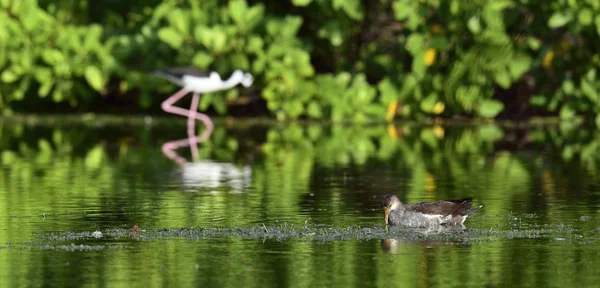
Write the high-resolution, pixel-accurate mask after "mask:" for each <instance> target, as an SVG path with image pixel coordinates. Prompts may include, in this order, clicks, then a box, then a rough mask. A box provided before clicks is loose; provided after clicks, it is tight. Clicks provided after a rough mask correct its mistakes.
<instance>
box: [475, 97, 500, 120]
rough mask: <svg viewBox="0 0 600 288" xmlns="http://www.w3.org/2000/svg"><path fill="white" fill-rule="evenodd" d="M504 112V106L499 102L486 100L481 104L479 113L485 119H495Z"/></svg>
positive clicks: (478, 108) (478, 109)
mask: <svg viewBox="0 0 600 288" xmlns="http://www.w3.org/2000/svg"><path fill="white" fill-rule="evenodd" d="M502 110H504V104H503V103H502V102H500V101H498V100H494V99H486V100H483V101H481V102H480V103H479V106H478V107H477V112H478V113H479V116H482V117H484V118H494V117H496V115H498V113H500V112H502Z"/></svg>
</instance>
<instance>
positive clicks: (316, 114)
mask: <svg viewBox="0 0 600 288" xmlns="http://www.w3.org/2000/svg"><path fill="white" fill-rule="evenodd" d="M306 114H308V116H309V117H311V118H321V117H323V111H322V110H321V105H320V104H319V102H317V101H314V100H313V101H310V103H308V107H307V108H306Z"/></svg>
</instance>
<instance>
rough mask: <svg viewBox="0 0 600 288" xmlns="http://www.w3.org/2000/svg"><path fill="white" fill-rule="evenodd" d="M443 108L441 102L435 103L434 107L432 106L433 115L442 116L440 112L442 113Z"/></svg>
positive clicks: (444, 106)
mask: <svg viewBox="0 0 600 288" xmlns="http://www.w3.org/2000/svg"><path fill="white" fill-rule="evenodd" d="M444 108H446V105H444V103H443V102H439V101H438V102H437V103H435V106H433V110H432V111H433V114H436V115H439V114H442V112H444Z"/></svg>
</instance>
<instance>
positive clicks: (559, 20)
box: [548, 12, 573, 28]
mask: <svg viewBox="0 0 600 288" xmlns="http://www.w3.org/2000/svg"><path fill="white" fill-rule="evenodd" d="M572 18H573V17H572V16H571V15H568V14H562V13H560V12H556V13H554V14H553V15H552V16H551V17H550V19H548V27H550V28H559V27H562V26H565V25H566V24H567V23H569V22H571V20H572Z"/></svg>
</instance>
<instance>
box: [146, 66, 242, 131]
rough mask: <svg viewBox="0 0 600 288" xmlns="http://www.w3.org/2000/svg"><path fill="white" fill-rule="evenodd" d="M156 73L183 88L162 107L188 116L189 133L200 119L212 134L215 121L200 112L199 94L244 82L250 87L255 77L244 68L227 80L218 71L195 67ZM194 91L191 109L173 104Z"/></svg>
mask: <svg viewBox="0 0 600 288" xmlns="http://www.w3.org/2000/svg"><path fill="white" fill-rule="evenodd" d="M154 75H156V76H159V77H161V78H164V79H167V80H169V81H170V82H172V83H174V84H175V85H178V86H180V87H182V88H181V90H179V91H178V92H177V93H175V94H173V95H172V96H171V97H169V98H168V99H167V100H165V101H164V102H163V103H162V105H161V107H162V109H163V110H164V111H165V112H168V113H173V114H177V115H182V116H185V117H187V118H188V135H193V130H194V122H195V120H196V119H197V120H200V121H202V122H204V125H206V130H207V131H209V132H208V133H207V134H210V132H212V129H213V123H212V121H211V120H210V117H208V116H207V115H206V114H203V113H199V112H198V102H199V99H200V98H199V94H201V93H210V92H215V91H221V90H227V89H231V88H233V87H235V86H236V85H238V84H242V86H244V87H250V86H251V85H252V82H254V78H253V77H252V75H251V74H250V73H247V72H244V71H242V70H239V69H238V70H235V71H234V72H233V74H231V76H230V77H229V79H227V80H222V79H221V76H220V75H219V73H217V72H206V71H202V70H200V69H198V68H195V67H175V68H167V69H160V70H156V71H154ZM190 92H192V93H193V98H192V105H191V107H190V109H189V110H187V109H183V108H180V107H176V106H173V104H175V102H177V101H178V100H179V99H181V98H183V96H185V95H186V94H188V93H190Z"/></svg>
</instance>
